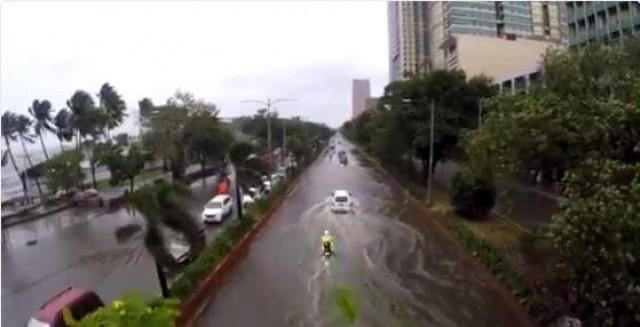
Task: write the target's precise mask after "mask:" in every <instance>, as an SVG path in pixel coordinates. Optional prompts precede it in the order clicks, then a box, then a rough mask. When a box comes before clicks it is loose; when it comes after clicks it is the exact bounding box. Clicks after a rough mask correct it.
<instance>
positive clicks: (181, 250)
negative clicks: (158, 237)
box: [169, 240, 190, 264]
mask: <svg viewBox="0 0 640 327" xmlns="http://www.w3.org/2000/svg"><path fill="white" fill-rule="evenodd" d="M189 250H190V247H189V245H187V244H183V243H182V242H180V241H178V240H171V241H170V242H169V253H171V256H172V257H173V259H174V260H176V262H177V263H179V264H183V263H187V262H188V261H189Z"/></svg>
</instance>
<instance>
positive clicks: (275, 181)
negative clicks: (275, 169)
mask: <svg viewBox="0 0 640 327" xmlns="http://www.w3.org/2000/svg"><path fill="white" fill-rule="evenodd" d="M283 180H284V174H283V173H275V174H273V175H271V182H272V183H273V184H278V183H280V182H282V181H283Z"/></svg>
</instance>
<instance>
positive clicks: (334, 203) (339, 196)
mask: <svg viewBox="0 0 640 327" xmlns="http://www.w3.org/2000/svg"><path fill="white" fill-rule="evenodd" d="M329 207H330V208H331V211H332V212H336V213H338V212H343V213H348V212H351V210H352V209H353V197H352V196H351V193H349V192H347V191H345V190H337V191H334V192H333V193H331V204H330V205H329Z"/></svg>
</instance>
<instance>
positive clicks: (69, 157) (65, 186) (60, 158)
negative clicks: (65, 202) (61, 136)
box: [46, 151, 84, 192]
mask: <svg viewBox="0 0 640 327" xmlns="http://www.w3.org/2000/svg"><path fill="white" fill-rule="evenodd" d="M81 160H82V158H81V157H80V155H79V154H78V152H76V151H66V152H61V153H60V154H58V155H56V156H54V157H53V158H51V160H49V161H48V162H47V167H46V176H47V186H48V187H49V190H50V191H51V192H56V191H58V190H69V189H71V188H72V187H74V186H76V185H78V184H80V183H82V181H84V173H83V172H82V170H81V169H80V161H81Z"/></svg>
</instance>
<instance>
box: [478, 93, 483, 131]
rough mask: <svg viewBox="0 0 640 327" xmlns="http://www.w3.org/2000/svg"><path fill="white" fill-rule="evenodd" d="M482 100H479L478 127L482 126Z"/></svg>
mask: <svg viewBox="0 0 640 327" xmlns="http://www.w3.org/2000/svg"><path fill="white" fill-rule="evenodd" d="M482 100H483V99H482V98H479V99H478V127H480V125H482Z"/></svg>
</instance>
